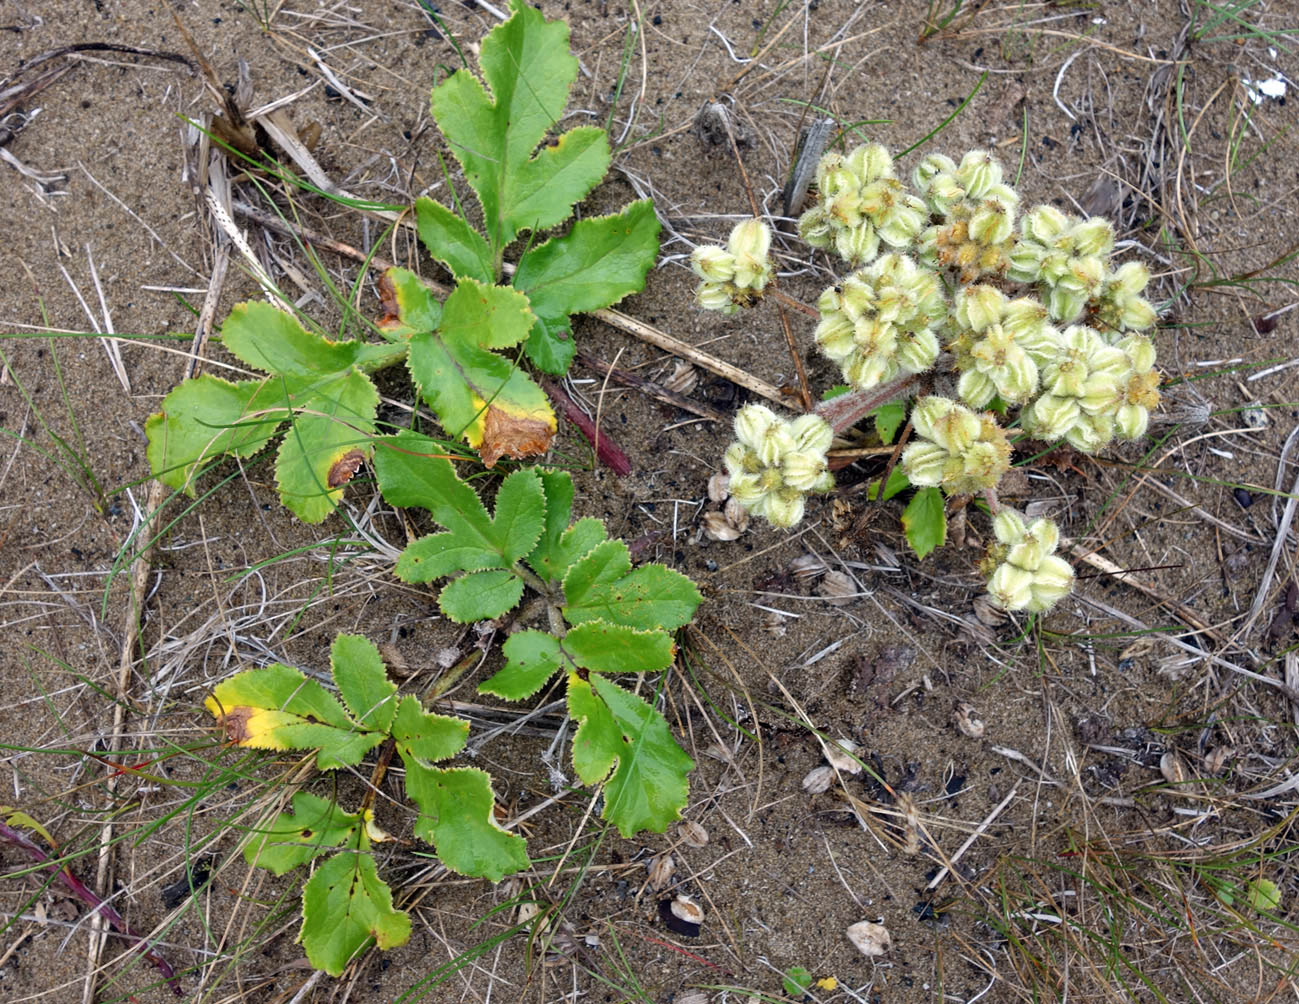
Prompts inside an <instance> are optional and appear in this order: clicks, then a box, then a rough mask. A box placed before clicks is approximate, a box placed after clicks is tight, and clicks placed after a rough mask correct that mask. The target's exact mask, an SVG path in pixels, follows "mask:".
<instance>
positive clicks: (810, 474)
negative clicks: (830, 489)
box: [780, 452, 826, 492]
mask: <svg viewBox="0 0 1299 1004" xmlns="http://www.w3.org/2000/svg"><path fill="white" fill-rule="evenodd" d="M780 472H781V476H782V477H783V478H784V480H785V484H786V485H788V486H789V487H790V488H795V489H797V490H798V491H800V492H810V491H814V490H816V487H817V485H819V484H821V483H822V481H823V480H824V477H825V473H826V470H825V454H824V453H821V454H815V453H797V452H796V453H787V454H785V456H784V458H783V460H782V462H781V467H780Z"/></svg>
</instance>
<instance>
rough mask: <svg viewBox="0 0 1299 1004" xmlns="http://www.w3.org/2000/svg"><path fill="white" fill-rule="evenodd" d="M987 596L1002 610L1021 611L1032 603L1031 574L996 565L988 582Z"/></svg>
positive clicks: (1020, 569) (1019, 569) (1022, 570)
mask: <svg viewBox="0 0 1299 1004" xmlns="http://www.w3.org/2000/svg"><path fill="white" fill-rule="evenodd" d="M988 595H989V597H991V599H992V602H993V603H995V604H996V605H997V606H999V607H1001V609H1003V610H1023V609H1024V608H1025V607H1027V606H1028V605H1029V604H1030V603H1031V602H1032V601H1033V573H1032V572H1026V571H1024V569H1022V568H1016V567H1015V566H1014V565H1008V564H1001V565H998V566H997V570H996V571H995V572H993V573H992V578H990V579H989V580H988Z"/></svg>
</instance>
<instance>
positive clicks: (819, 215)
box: [798, 205, 834, 248]
mask: <svg viewBox="0 0 1299 1004" xmlns="http://www.w3.org/2000/svg"><path fill="white" fill-rule="evenodd" d="M798 236H799V237H801V238H802V240H803V243H805V244H807V245H809V246H811V247H814V248H827V247H829V246H830V244H831V242H832V241H833V240H834V232H833V231H832V230H831V228H830V220H829V218H828V217H827V216H826V214H825V209H824V208H823V207H822V206H820V205H815V206H813V207H812V208H811V209H809V210H807V212H805V213H803V215H802V216H800V217H799V218H798Z"/></svg>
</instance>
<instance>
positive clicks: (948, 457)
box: [902, 396, 1010, 495]
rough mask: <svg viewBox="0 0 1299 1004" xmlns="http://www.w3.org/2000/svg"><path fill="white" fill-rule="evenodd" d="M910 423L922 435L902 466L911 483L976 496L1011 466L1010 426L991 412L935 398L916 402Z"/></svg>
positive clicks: (912, 446) (992, 484) (913, 445)
mask: <svg viewBox="0 0 1299 1004" xmlns="http://www.w3.org/2000/svg"><path fill="white" fill-rule="evenodd" d="M911 423H912V425H913V427H914V428H915V431H916V434H917V437H918V439H917V441H916V442H914V443H912V444H911V445H910V446H908V447H907V448H906V449H905V450H903V451H902V469H903V472H904V473H905V474H906V476H907V478H908V480H910V482H911V483H912V484H913V485H917V486H919V487H928V486H935V485H937V486H941V487H942V489H943V491H945V492H947V494H949V495H963V494H975V493H977V492H982V491H986V490H987V489H989V488H994V487H996V484H997V482H998V481H999V480H1001V476H1002V475H1003V474H1005V473H1006V471H1007V470H1009V469H1010V442H1009V440H1008V439H1007V438H1006V430H1005V429H1003V428H1001V426H999V425H998V424H997V421H996V417H995V416H994V415H992V414H990V413H987V412H984V413H982V414H979V413H976V412H973V411H971V410H970V409H969V408H965V407H963V406H961V405H959V404H957V403H956V402H955V401H952V400H949V399H948V398H945V397H936V396H931V397H925V398H921V399H920V400H919V401H918V402H916V406H915V407H914V408H913V409H912V411H911Z"/></svg>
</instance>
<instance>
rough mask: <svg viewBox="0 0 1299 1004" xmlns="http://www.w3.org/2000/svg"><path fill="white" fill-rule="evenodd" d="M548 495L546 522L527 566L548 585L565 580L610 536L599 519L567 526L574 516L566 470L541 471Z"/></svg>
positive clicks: (570, 481)
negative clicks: (569, 571) (565, 575)
mask: <svg viewBox="0 0 1299 1004" xmlns="http://www.w3.org/2000/svg"><path fill="white" fill-rule="evenodd" d="M538 473H539V475H540V477H541V484H542V488H543V489H544V491H545V495H546V523H545V527H544V529H543V530H542V532H541V537H540V539H539V540H538V541H537V546H536V547H534V548H533V550H532V553H531V554H529V555H528V564H529V565H530V566H532V570H533V571H534V572H536V573H537V574H538V575H539V576H541V578H542V579H544V580H545V581H546V582H551V581H553V580H555V579H561V580H562V579H563V577H564V573H565V572H567V571H568V569H569V567H570V566H571V565H572V564H573V562H575V561H576V560H577V559H578V558H581V557H583V556H584V555H585V554H587V553H588V552H589V551H590V550H591V548H593V547H595V545H596V544H599V543H600V542H601V541H603V540H604V539H605V538H606V536H607V534H606V533H605V529H604V524H603V523H602V522H601V521H600V520H598V519H591V518H590V517H587V518H585V519H580V520H578V521H577V522H576V523H574V524H573V525H572V526H571V527H570V526H569V525H568V521H569V519H570V518H571V517H572V514H573V479H572V478H571V477H569V475H568V472H567V471H539V472H538Z"/></svg>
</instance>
